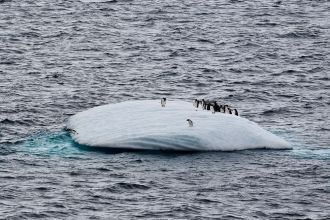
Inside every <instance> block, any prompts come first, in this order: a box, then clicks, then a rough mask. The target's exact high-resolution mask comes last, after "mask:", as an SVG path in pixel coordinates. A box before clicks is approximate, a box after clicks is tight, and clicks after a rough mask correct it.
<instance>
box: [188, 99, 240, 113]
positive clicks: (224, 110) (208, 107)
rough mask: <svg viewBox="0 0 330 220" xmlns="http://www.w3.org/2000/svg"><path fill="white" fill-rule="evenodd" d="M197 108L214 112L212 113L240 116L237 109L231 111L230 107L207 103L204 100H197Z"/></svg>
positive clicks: (195, 101)
mask: <svg viewBox="0 0 330 220" xmlns="http://www.w3.org/2000/svg"><path fill="white" fill-rule="evenodd" d="M193 105H194V107H195V108H197V109H198V108H202V109H203V110H209V111H212V113H213V114H214V113H216V112H221V113H225V114H232V115H236V116H238V111H237V109H231V108H229V106H228V105H218V103H217V102H216V101H206V100H204V99H202V100H198V99H195V100H194V102H193Z"/></svg>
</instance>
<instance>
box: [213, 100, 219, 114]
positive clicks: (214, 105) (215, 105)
mask: <svg viewBox="0 0 330 220" xmlns="http://www.w3.org/2000/svg"><path fill="white" fill-rule="evenodd" d="M213 108H214V111H215V112H220V106H219V105H218V103H217V102H214V104H213Z"/></svg>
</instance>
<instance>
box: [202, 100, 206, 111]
mask: <svg viewBox="0 0 330 220" xmlns="http://www.w3.org/2000/svg"><path fill="white" fill-rule="evenodd" d="M202 108H203V110H205V109H206V102H205V100H204V99H202Z"/></svg>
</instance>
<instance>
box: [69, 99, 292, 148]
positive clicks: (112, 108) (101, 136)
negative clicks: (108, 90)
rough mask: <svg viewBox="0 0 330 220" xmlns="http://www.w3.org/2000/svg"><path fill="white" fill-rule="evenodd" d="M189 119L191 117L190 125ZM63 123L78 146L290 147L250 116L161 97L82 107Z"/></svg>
mask: <svg viewBox="0 0 330 220" xmlns="http://www.w3.org/2000/svg"><path fill="white" fill-rule="evenodd" d="M187 119H190V120H191V121H192V122H193V126H191V125H190V123H188V122H189V121H187ZM67 128H68V129H69V130H71V131H74V132H71V136H72V138H73V139H74V140H75V141H76V142H78V143H79V144H81V145H87V146H91V147H102V148H120V149H144V150H180V151H232V150H244V149H258V148H267V149H290V148H291V147H290V144H289V143H288V142H286V141H285V140H283V139H282V138H280V137H278V136H275V135H274V134H272V133H270V132H269V131H266V130H265V129H263V128H261V127H260V126H259V125H258V124H256V123H254V122H252V121H249V120H248V119H245V118H242V117H239V116H235V115H230V114H224V113H216V114H212V113H211V112H210V111H205V110H200V109H199V110H196V109H195V108H194V107H193V105H192V103H189V102H184V101H167V103H166V106H165V107H162V106H161V104H160V100H144V101H126V102H122V103H118V104H108V105H103V106H99V107H95V108H92V109H89V110H86V111H83V112H80V113H78V114H76V115H74V116H72V117H70V118H69V120H68V123H67Z"/></svg>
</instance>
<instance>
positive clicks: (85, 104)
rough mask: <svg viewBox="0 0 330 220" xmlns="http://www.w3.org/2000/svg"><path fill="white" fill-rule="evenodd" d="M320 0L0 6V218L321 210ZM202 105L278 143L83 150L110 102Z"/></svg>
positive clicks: (325, 82) (275, 215)
mask: <svg viewBox="0 0 330 220" xmlns="http://www.w3.org/2000/svg"><path fill="white" fill-rule="evenodd" d="M329 11H330V3H329V1H327V0H318V1H307V0H300V1H298V0H295V1H294V0H288V1H270V0H265V1H261V0H259V1H252V2H251V1H243V0H220V1H215V0H210V1H196V0H183V1H169V0H165V1H149V0H146V1H136V0H116V1H114V0H112V1H99V0H98V1H94V2H93V1H88V0H84V1H78V0H76V1H70V0H69V1H64V0H50V1H45V0H40V1H30V0H26V1H18V0H2V1H0V218H1V219H50V218H53V219H78V218H79V219H159V218H163V219H213V218H214V219H329V218H330V211H329V210H330V202H329V198H330V183H329V181H330V133H329V132H330V129H329V127H330V126H329V124H330V123H329V121H330V116H329V110H330V76H329V75H330V74H329V73H330V59H329V58H330V23H329V19H330V15H329ZM160 97H167V98H168V99H173V100H174V99H176V100H185V101H189V100H192V99H194V98H206V99H214V100H217V101H218V102H219V103H226V104H229V105H231V106H234V107H235V108H237V109H238V110H239V112H240V114H241V115H242V116H243V117H245V118H248V119H249V120H252V121H254V122H257V123H258V124H259V125H261V126H262V127H264V128H265V129H267V130H269V131H271V132H273V133H275V134H276V135H278V136H280V137H282V138H284V139H285V140H287V141H289V142H290V143H291V144H292V146H293V149H292V150H246V151H232V152H203V153H202V152H200V153H199V152H191V153H181V152H153V151H152V152H150V151H138V152H135V151H111V150H110V151H96V150H93V149H90V148H86V147H83V146H79V145H77V144H76V143H74V142H73V141H72V139H71V137H70V136H69V135H68V134H67V133H66V132H64V131H63V127H64V125H65V122H66V120H67V119H68V118H69V117H70V116H71V115H73V114H75V113H77V112H80V111H83V110H86V109H88V108H91V107H94V106H99V105H103V104H108V103H118V102H121V101H125V100H134V99H137V100H142V99H158V98H160Z"/></svg>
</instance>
